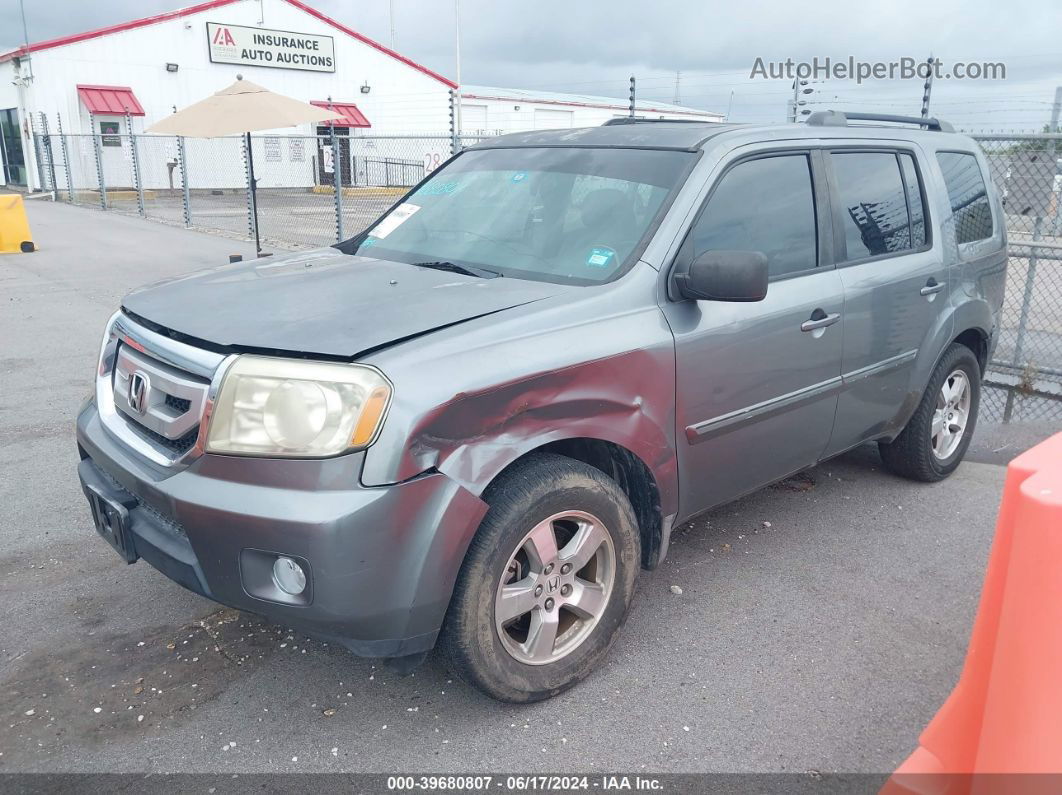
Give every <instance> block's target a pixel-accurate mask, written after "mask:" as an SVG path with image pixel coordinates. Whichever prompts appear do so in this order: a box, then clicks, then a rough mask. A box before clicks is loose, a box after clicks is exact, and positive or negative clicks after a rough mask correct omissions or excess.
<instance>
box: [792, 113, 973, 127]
mask: <svg viewBox="0 0 1062 795" xmlns="http://www.w3.org/2000/svg"><path fill="white" fill-rule="evenodd" d="M849 121H883V122H890V123H893V124H917V125H918V126H919V127H922V128H923V129H926V130H934V131H936V132H955V128H954V127H952V126H951V125H950V124H948V123H947V122H946V121H941V120H940V119H934V118H922V117H921V116H894V115H892V114H891V113H849V112H847V111H845V112H842V111H839V110H820V111H816V112H815V113H812V114H811V115H810V116H808V120H807V123H808V125H810V126H812V127H847V126H848V122H849Z"/></svg>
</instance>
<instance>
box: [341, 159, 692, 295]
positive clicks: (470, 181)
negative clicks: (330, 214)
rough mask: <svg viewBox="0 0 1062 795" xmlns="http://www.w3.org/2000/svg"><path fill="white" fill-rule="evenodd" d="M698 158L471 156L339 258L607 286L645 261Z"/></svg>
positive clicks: (425, 186) (424, 186)
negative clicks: (645, 243)
mask: <svg viewBox="0 0 1062 795" xmlns="http://www.w3.org/2000/svg"><path fill="white" fill-rule="evenodd" d="M692 158H693V155H692V154H691V153H689V152H675V151H663V150H648V149H644V150H640V149H577V148H571V149H567V148H564V149H562V148H552V149H549V148H540V149H534V148H518V149H484V150H472V151H468V152H465V153H463V154H462V155H461V156H460V157H458V158H456V159H455V160H453V161H452V162H451V163H449V164H448V165H447V166H445V167H443V168H441V169H439V170H437V171H436V172H435V173H434V174H432V176H431V178H430V179H429V180H427V181H426V182H425V183H424V184H422V185H421V186H420V187H418V188H417V189H416V190H415V191H413V192H412V193H410V194H409V195H408V196H406V198H405V199H404V200H403V201H402V202H401V203H400V204H399V205H397V206H396V207H394V208H392V210H391V211H390V212H389V213H388V214H387V215H385V216H384V217H383V218H381V219H380V220H379V221H377V222H376V224H375V225H374V226H372V227H371V228H370V229H368V230H367V231H366V232H365V233H362V234H361V235H358V236H357V237H355V238H352V239H351V240H349V241H346V242H345V243H344V244H343V245H342V246H341V249H342V250H343V251H345V252H346V253H348V254H361V255H365V256H373V257H380V258H382V259H391V260H397V261H399V262H408V263H410V264H414V263H424V264H425V265H428V264H431V265H433V266H436V267H437V266H439V265H440V264H442V265H446V266H451V267H452V266H466V267H467V266H471V267H472V268H473V269H474V268H480V269H485V270H487V271H491V272H493V273H494V274H499V275H502V276H510V277H516V278H525V279H537V280H541V281H551V282H563V283H573V284H595V283H600V282H604V281H608V280H609V279H610V278H612V277H613V276H615V275H617V274H618V273H620V272H622V271H623V270H624V269H625V268H626V267H627V266H628V265H629V263H630V262H631V261H632V260H633V259H634V256H635V255H636V254H638V253H640V251H639V250H638V247H639V243H640V242H641V241H642V240H643V238H646V237H647V233H648V232H650V231H651V230H652V229H653V228H655V226H656V224H657V223H659V219H660V217H661V216H662V215H663V210H664V209H666V206H667V205H666V202H667V200H668V199H669V198H670V196H671V194H672V193H673V192H674V190H675V189H676V187H677V186H678V185H679V184H680V183H681V181H682V177H683V175H684V174H685V171H686V169H687V168H688V166H689V165H690V164H691V161H692Z"/></svg>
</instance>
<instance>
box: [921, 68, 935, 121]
mask: <svg viewBox="0 0 1062 795" xmlns="http://www.w3.org/2000/svg"><path fill="white" fill-rule="evenodd" d="M935 65H936V61H934V60H933V55H932V54H930V56H929V59H928V60H927V61H926V67H927V69H926V72H927V73H926V84H925V86H924V87H923V88H922V118H923V119H928V118H929V94H930V92H932V91H933V71H934V69H933V67H934V66H935Z"/></svg>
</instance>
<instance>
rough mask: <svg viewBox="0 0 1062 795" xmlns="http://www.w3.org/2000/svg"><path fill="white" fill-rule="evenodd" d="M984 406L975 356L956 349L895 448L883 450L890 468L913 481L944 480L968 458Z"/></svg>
mask: <svg viewBox="0 0 1062 795" xmlns="http://www.w3.org/2000/svg"><path fill="white" fill-rule="evenodd" d="M980 403H981V366H980V365H979V364H978V362H977V358H976V357H975V356H974V354H973V351H971V350H970V349H969V348H967V347H966V346H965V345H960V344H958V343H953V344H952V345H951V347H949V348H948V349H947V350H946V351H945V352H944V355H943V356H942V357H941V359H940V362H938V363H937V367H936V369H935V370H934V371H933V375H932V377H931V378H930V379H929V385H928V386H927V387H926V391H925V393H924V394H923V395H922V401H921V402H920V403H919V404H918V408H917V409H915V413H914V415H913V416H912V417H911V419H910V420H909V421H908V423H907V426H906V427H905V428H904V429H903V431H902V432H901V433H900V435H899V436H897V437H896V438H895V439H894V440H893V441H892V442H888V443H886V442H881V443H880V444H879V445H878V447H879V449H880V451H881V458H882V460H883V461H884V462H885V465H886V466H887V467H888V468H889V469H891V470H892V471H893V472H895V473H896V474H898V475H902V476H904V477H907V478H911V479H913V480H921V481H925V482H929V483H931V482H934V481H937V480H943V479H944V478H946V477H947V476H948V475H950V474H951V473H952V472H954V471H955V469H956V468H957V467H958V466H959V463H960V462H961V461H962V458H963V456H964V455H966V448H967V447H969V446H970V438H971V437H972V436H973V432H974V426H975V425H976V424H977V409H978V407H979V406H980Z"/></svg>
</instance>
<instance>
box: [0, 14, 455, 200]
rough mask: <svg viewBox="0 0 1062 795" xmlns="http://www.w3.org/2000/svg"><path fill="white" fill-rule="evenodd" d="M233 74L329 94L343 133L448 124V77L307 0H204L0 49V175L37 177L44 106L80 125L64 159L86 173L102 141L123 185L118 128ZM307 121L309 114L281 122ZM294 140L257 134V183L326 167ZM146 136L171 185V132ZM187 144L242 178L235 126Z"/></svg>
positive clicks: (143, 155) (137, 123) (210, 163)
mask: <svg viewBox="0 0 1062 795" xmlns="http://www.w3.org/2000/svg"><path fill="white" fill-rule="evenodd" d="M237 74H242V75H243V76H244V77H245V78H246V79H247V80H250V81H252V82H254V83H258V84H260V85H262V86H265V87H266V88H268V89H270V90H272V91H276V92H278V93H281V94H286V95H288V96H291V97H295V98H297V99H302V100H304V101H307V102H315V103H324V102H325V101H326V100H328V99H329V98H331V100H332V103H333V105H334V106H335V108H336V110H337V122H336V123H335V126H336V132H337V134H339V135H347V134H350V135H354V134H356V133H358V132H359V131H361V132H363V133H371V134H389V133H390V134H396V133H402V134H409V133H425V134H427V133H432V134H437V135H445V134H446V133H447V131H448V129H449V124H450V122H449V102H450V99H449V96H450V89H451V88H454V87H455V85H454V84H453V83H452V82H450V81H449V80H448V79H446V78H445V77H443V76H441V75H439V74H436V73H435V72H433V71H431V70H430V69H428V68H426V67H424V66H421V65H420V64H417V63H415V62H414V61H412V60H410V59H409V58H406V57H404V56H402V55H400V54H398V53H396V52H394V51H392V50H390V49H388V48H387V47H385V46H383V45H381V44H379V43H377V42H375V41H372V40H371V39H369V38H367V37H365V36H363V35H362V34H360V33H358V32H356V31H354V30H351V29H350V28H348V27H346V26H344V25H342V24H340V23H339V22H337V21H335V20H333V19H330V18H329V17H327V16H325V15H324V14H322V13H320V12H319V11H317V10H316V9H314V8H312V7H311V6H309V5H307V4H306V3H305V2H301V0H209V1H208V2H201V3H199V4H198V5H194V6H190V7H188V8H183V9H179V10H176V11H170V12H167V13H164V14H159V15H157V16H153V17H147V18H144V19H138V20H134V21H132V22H125V23H122V24H118V25H112V26H110V27H107V28H102V29H100V30H94V31H89V32H86V33H80V34H76V35H72V36H64V37H62V38H58V39H53V40H50V41H43V42H38V43H36V44H30V45H28V46H25V47H20V48H18V49H16V50H13V51H11V52H7V53H3V54H0V131H2V133H3V135H2V136H0V184H14V185H22V186H27V187H29V188H30V189H36V188H39V187H40V185H39V182H40V180H39V177H38V174H37V164H36V161H35V157H34V146H33V138H32V134H31V133H32V126H33V125H35V126H36V127H37V129H38V130H39V129H41V124H42V118H43V119H46V120H47V124H48V128H49V131H50V132H52V133H55V132H57V128H58V125H59V123H60V121H61V123H62V130H63V132H64V133H75V134H82V135H85V136H86V137H85V139H84V145H79V143H80V142H79V141H78V140H76V139H74V140H73V141H72V147H71V148H72V149H75V150H77V151H69V152H68V156H69V160H70V165H71V171H72V172H73V171H77V170H78V169H82V170H84V172H85V173H86V174H88V173H89V172H91V174H92V178H93V179H94V177H95V172H96V168H97V166H96V152H95V145H94V143H93V141H92V138H90V137H89V134H93V135H95V136H98V140H99V142H100V144H101V146H100V147H99V150H100V151H101V153H102V156H103V157H102V159H103V162H104V172H105V179H106V184H107V185H108V186H109V187H110V186H114V185H117V186H121V185H128V184H130V182H131V180H130V176H129V174H130V165H129V160H130V154H129V152H128V151H127V149H128V146H127V142H126V141H124V140H123V139H118V138H115V134H116V133H120V134H125V133H127V132H128V131H129V127H130V126H131V128H132V131H133V132H134V133H140V132H142V131H143V130H144V129H145V128H146V127H149V126H150V125H151V124H152V123H154V122H155V121H157V120H158V119H160V118H162V117H164V116H166V115H168V114H170V113H172V112H173V111H174V110H175V109H178V108H183V107H185V106H187V105H190V104H192V103H194V102H197V101H199V100H200V99H203V98H204V97H206V96H208V95H210V94H212V93H214V92H216V91H218V90H220V89H222V88H224V87H226V86H228V85H229V84H230V83H232V82H233V81H234V80H235V79H236V75H237ZM127 114H128V115H127ZM31 119H32V121H31ZM322 131H327V128H324V130H322ZM315 132H317V130H315V129H314V128H313V127H312V126H311V125H305V126H304V127H303V128H301V129H298V128H296V129H292V128H288V129H285V130H283V131H278V134H282V135H286V134H291V133H301V134H302V135H313V134H314V133H315ZM301 140H302V141H303V142H302V143H301V144H300V143H296V139H293V138H292V139H288V140H286V141H285V140H284V139H283V138H281V139H280V140H279V141H277V140H276V139H273V140H271V141H270V142H269V144H268V147H263V151H262V152H259V150H258V144H256V146H255V157H256V163H255V165H256V167H257V171H258V174H259V176H260V178H261V183H260V184H261V185H262V186H263V187H269V186H270V185H271V184H276V185H281V184H284V185H291V184H310V185H312V184H314V182H315V181H319V180H320V177H321V176H322V174H321V173H316V174H315V171H316V170H319V169H320V168H321V164H320V158H317V157H316V154H317V153H316V152H315V151H313V150H312V149H311V150H310V151H307V147H306V143H305V139H301ZM141 141H142V144H141V145H140V146H139V147H138V154H139V159H140V164H141V171H142V178H143V180H144V183H145V184H147V185H149V186H150V185H155V186H162V185H165V184H166V183H167V179H168V173H167V172H168V166H167V163H171V162H174V157H175V152H174V151H173V149H174V147H175V145H176V142H175V139H168V140H167V141H165V142H164V141H161V140H160V141H159V142H158V145H157V146H152V145H151V144H153V143H154V142H152V141H150V140H149V139H141ZM263 143H264V142H263ZM193 145H194V146H195V147H196V149H195V150H193V151H191V152H189V155H188V161H189V176H190V178H191V180H192V181H193V183H194V184H196V185H198V186H209V184H210V183H211V182H214V183H217V185H218V186H219V187H224V186H226V185H227V184H228V183H231V182H233V181H234V180H237V181H238V178H239V175H236V174H227V173H225V172H226V171H227V170H233V171H237V170H240V169H242V161H241V159H240V158H239V155H238V153H239V148H238V143H236V142H235V139H233V140H215V141H196V142H191V141H190V142H189V146H190V147H191V146H193ZM432 145H434V144H432ZM233 147H235V148H233ZM212 148H213V150H216V151H212ZM437 148H438V149H439V151H438V152H432V151H425V152H423V153H419V152H418V153H417V155H418V157H423V158H426V159H428V160H431V159H432V158H433V157H435V156H436V155H448V153H449V145H448V143H447V142H446V141H440V142H439V143H438V147H437ZM147 150H151V151H147ZM156 150H157V151H156ZM233 152H235V153H236V155H237V156H236V157H235V158H234V157H232V154H233ZM197 155H198V157H197ZM259 157H261V159H262V161H263V162H262V163H261V164H259V162H258V158H259ZM169 168H172V167H169ZM75 176H76V175H75ZM57 183H59V184H62V180H61V179H57ZM90 183H91V180H89V182H83V181H81V180H78V184H90Z"/></svg>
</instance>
